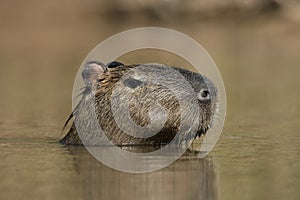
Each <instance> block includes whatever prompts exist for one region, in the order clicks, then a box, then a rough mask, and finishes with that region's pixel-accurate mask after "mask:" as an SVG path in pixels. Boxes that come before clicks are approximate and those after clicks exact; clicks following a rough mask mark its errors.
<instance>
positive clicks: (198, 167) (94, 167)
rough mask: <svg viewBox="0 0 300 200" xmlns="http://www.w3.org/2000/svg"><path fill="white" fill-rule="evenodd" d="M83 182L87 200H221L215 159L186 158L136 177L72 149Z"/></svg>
mask: <svg viewBox="0 0 300 200" xmlns="http://www.w3.org/2000/svg"><path fill="white" fill-rule="evenodd" d="M68 149H69V150H70V152H71V154H73V155H74V159H75V160H74V161H75V162H74V164H75V169H76V171H77V172H78V174H79V175H80V177H81V179H82V181H83V195H84V199H103V200H105V199H108V200H111V199H128V200H129V199H130V200H134V199H138V200H140V199H143V200H147V199H157V200H159V199H166V200H167V199H170V200H171V199H172V200H176V199H180V200H182V199H187V200H196V199H197V200H199V199H217V197H218V189H217V185H218V181H217V173H216V170H215V167H214V164H213V160H212V158H208V159H198V158H195V157H194V158H193V157H192V156H191V155H188V156H183V157H182V158H181V159H179V160H177V161H176V162H174V163H173V164H172V165H170V166H168V167H166V168H164V169H162V170H159V171H155V172H151V173H142V174H132V173H125V172H120V171H117V170H114V169H111V168H109V167H107V166H105V165H103V164H102V163H101V162H99V161H98V160H96V159H95V158H94V157H93V156H91V155H90V154H89V153H88V151H87V150H86V149H85V148H83V147H68Z"/></svg>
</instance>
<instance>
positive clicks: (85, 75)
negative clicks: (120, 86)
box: [81, 61, 107, 85]
mask: <svg viewBox="0 0 300 200" xmlns="http://www.w3.org/2000/svg"><path fill="white" fill-rule="evenodd" d="M106 71H107V66H106V65H105V64H103V63H102V62H100V61H89V62H87V63H86V64H85V67H84V70H83V71H82V73H81V75H82V79H83V81H84V82H85V84H87V85H90V84H91V83H92V81H93V80H95V79H101V78H102V77H103V74H104V73H105V72H106Z"/></svg>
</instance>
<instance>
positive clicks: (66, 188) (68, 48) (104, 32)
mask: <svg viewBox="0 0 300 200" xmlns="http://www.w3.org/2000/svg"><path fill="white" fill-rule="evenodd" d="M52 9H54V8H52ZM57 9H58V8H57ZM24 10H25V11H26V10H27V11H26V12H25V11H24V13H25V15H24V17H23V18H22V23H21V24H19V25H18V26H17V25H14V22H15V18H9V19H7V21H8V22H9V23H3V29H1V32H2V35H3V37H1V38H0V42H1V44H2V45H1V46H2V49H1V52H0V58H1V61H0V63H1V67H0V89H1V91H2V95H1V99H0V102H1V104H0V105H1V106H0V158H1V162H0V199H120V197H122V199H191V200H193V199H246V200H247V199H298V198H299V196H300V191H299V187H300V171H299V169H300V162H299V158H300V147H299V142H300V134H299V130H300V122H299V118H300V109H299V107H300V93H299V85H300V79H299V74H300V68H299V64H300V58H299V52H300V40H299V33H300V29H299V28H298V27H299V24H296V23H294V22H289V21H285V20H283V19H276V18H275V19H268V18H267V19H265V18H263V19H252V20H248V21H238V20H237V21H230V22H226V21H224V22H222V23H221V22H220V21H205V22H204V21H200V22H193V23H192V24H182V25H177V24H176V25H175V24H172V23H170V24H164V23H161V22H157V21H143V20H141V21H139V22H136V21H135V20H129V21H128V22H127V24H126V25H120V23H118V22H116V21H112V22H110V21H109V22H107V21H105V20H102V19H100V20H92V19H95V17H96V16H97V15H96V14H95V13H92V14H88V13H86V12H82V13H83V14H82V15H79V16H80V17H79V16H78V15H74V18H72V17H69V18H64V19H63V18H60V17H58V18H55V19H52V18H51V17H49V16H51V15H48V14H47V13H46V14H44V15H45V18H43V19H41V20H38V19H36V18H35V17H34V15H31V14H30V12H29V11H28V10H30V9H29V8H26V9H25V8H24ZM69 12H71V13H72V12H75V11H69ZM26 13H27V14H26ZM3 15H4V14H3ZM18 15H20V14H17V17H18ZM39 15H42V16H44V15H43V14H42V13H39ZM58 16H65V15H64V12H61V13H59V14H58ZM19 17H20V16H19ZM60 19H63V22H64V23H65V24H68V25H67V27H66V26H65V25H64V24H61V23H59V22H60ZM32 20H33V21H32ZM146 25H147V26H150V25H151V26H155V25H156V26H165V27H169V28H174V29H177V30H179V31H182V32H184V33H186V34H188V35H191V36H192V37H194V38H195V39H197V40H198V41H199V42H201V43H202V44H203V46H204V47H205V48H206V49H207V50H208V52H209V53H210V54H211V55H212V57H213V58H214V59H215V61H216V63H217V65H218V66H219V69H220V71H221V73H222V75H223V79H224V83H225V86H226V89H227V98H228V106H227V111H228V113H227V118H226V123H225V127H224V130H223V133H222V135H221V137H220V139H219V142H218V144H217V145H216V146H215V148H214V149H213V151H212V152H211V153H210V154H209V156H208V157H207V158H206V159H202V160H199V159H195V158H193V157H188V156H185V157H183V158H181V159H180V160H178V161H176V162H175V163H174V164H172V165H171V166H169V167H167V168H164V169H162V170H160V171H156V172H153V173H146V174H128V173H122V172H118V171H116V170H113V169H110V168H108V167H106V166H104V165H102V164H101V163H99V162H97V161H96V160H95V159H94V158H93V157H91V156H90V155H89V154H88V153H87V152H86V151H85V150H84V149H83V148H81V147H64V146H62V145H59V144H58V143H57V142H56V141H57V140H58V139H59V138H61V137H62V135H61V134H60V130H61V127H62V126H63V123H64V120H65V119H66V117H67V115H68V114H69V112H70V110H71V92H72V84H73V80H74V77H75V73H76V70H77V68H78V67H79V65H80V64H81V61H82V60H83V59H84V57H85V55H86V54H87V53H88V52H89V50H90V49H92V48H93V47H94V46H95V45H96V44H97V43H98V42H99V41H101V40H103V39H105V38H106V37H108V36H110V35H111V34H113V33H117V32H120V31H122V30H125V29H128V28H131V27H136V26H146ZM103 27H105V28H103ZM7 38H9V39H7Z"/></svg>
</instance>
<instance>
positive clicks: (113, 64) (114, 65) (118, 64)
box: [107, 61, 124, 68]
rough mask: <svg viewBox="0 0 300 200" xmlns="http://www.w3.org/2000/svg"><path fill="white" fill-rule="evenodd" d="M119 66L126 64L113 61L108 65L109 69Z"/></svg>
mask: <svg viewBox="0 0 300 200" xmlns="http://www.w3.org/2000/svg"><path fill="white" fill-rule="evenodd" d="M119 66H124V64H123V63H120V62H118V61H112V62H110V63H107V67H108V68H115V67H119Z"/></svg>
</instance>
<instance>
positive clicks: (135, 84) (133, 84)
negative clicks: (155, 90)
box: [123, 78, 143, 89]
mask: <svg viewBox="0 0 300 200" xmlns="http://www.w3.org/2000/svg"><path fill="white" fill-rule="evenodd" d="M123 83H124V85H125V86H127V87H129V88H132V89H134V88H137V87H138V86H140V85H142V84H143V81H140V80H137V79H134V78H128V79H126V80H124V82H123Z"/></svg>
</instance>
